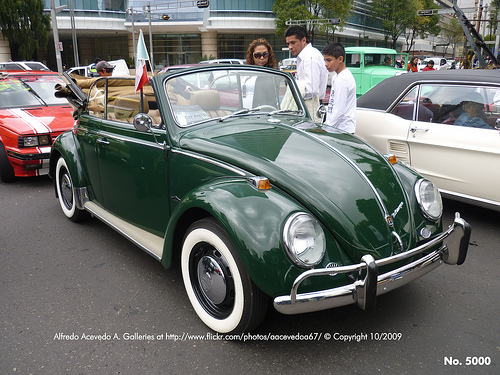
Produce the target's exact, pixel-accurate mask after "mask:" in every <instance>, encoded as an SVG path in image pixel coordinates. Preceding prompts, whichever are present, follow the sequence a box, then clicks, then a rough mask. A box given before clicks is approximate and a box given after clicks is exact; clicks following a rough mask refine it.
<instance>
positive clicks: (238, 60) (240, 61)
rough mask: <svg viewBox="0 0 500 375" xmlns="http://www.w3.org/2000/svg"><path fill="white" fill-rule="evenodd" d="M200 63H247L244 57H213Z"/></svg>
mask: <svg viewBox="0 0 500 375" xmlns="http://www.w3.org/2000/svg"><path fill="white" fill-rule="evenodd" d="M200 64H237V65H238V64H245V60H244V59H212V60H203V61H200Z"/></svg>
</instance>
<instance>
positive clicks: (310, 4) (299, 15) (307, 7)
mask: <svg viewBox="0 0 500 375" xmlns="http://www.w3.org/2000/svg"><path fill="white" fill-rule="evenodd" d="M353 2H354V0H306V1H303V0H275V2H274V5H273V12H274V14H276V21H275V24H276V35H281V36H282V35H283V34H284V33H285V30H286V29H287V28H288V25H286V21H288V20H316V19H331V18H340V19H341V23H340V25H331V24H329V23H324V24H321V25H318V24H316V25H310V26H309V27H308V26H305V25H302V26H304V27H305V28H306V29H307V31H308V34H309V36H310V37H311V41H313V39H314V34H315V33H316V32H322V33H326V34H327V33H328V32H329V31H332V32H334V31H335V30H336V29H337V28H339V29H341V28H342V27H343V25H344V21H345V17H346V16H347V15H348V14H349V12H350V10H351V7H352V4H353Z"/></svg>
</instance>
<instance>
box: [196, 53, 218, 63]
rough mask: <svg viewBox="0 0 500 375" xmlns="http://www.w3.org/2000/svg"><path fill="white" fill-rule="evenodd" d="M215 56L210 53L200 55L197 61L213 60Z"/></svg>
mask: <svg viewBox="0 0 500 375" xmlns="http://www.w3.org/2000/svg"><path fill="white" fill-rule="evenodd" d="M215 59H216V57H215V56H214V55H212V54H210V56H207V55H204V56H202V57H200V59H199V60H198V62H200V61H207V60H215Z"/></svg>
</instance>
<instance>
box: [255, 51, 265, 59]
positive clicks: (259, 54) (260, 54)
mask: <svg viewBox="0 0 500 375" xmlns="http://www.w3.org/2000/svg"><path fill="white" fill-rule="evenodd" d="M253 57H255V58H256V59H261V58H263V57H264V58H266V57H269V52H264V53H260V52H257V53H254V54H253Z"/></svg>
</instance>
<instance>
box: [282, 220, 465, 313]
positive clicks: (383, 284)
mask: <svg viewBox="0 0 500 375" xmlns="http://www.w3.org/2000/svg"><path fill="white" fill-rule="evenodd" d="M470 234H471V228H470V225H469V224H468V223H467V222H466V221H465V220H463V219H462V218H460V215H459V214H458V213H457V214H456V217H455V220H454V222H453V224H452V225H450V226H449V228H448V230H446V231H444V232H443V233H441V234H440V235H438V236H437V237H435V238H433V239H432V240H430V241H429V242H427V243H425V244H423V245H421V246H418V247H416V248H414V249H412V250H409V251H406V252H404V253H401V254H397V255H393V256H391V257H388V258H384V259H379V260H375V259H374V258H373V257H372V256H371V255H365V256H363V257H362V258H361V263H359V264H353V265H349V266H341V267H334V268H322V269H312V270H309V271H306V272H304V273H302V274H301V275H300V276H299V277H297V278H296V279H295V281H294V283H293V286H292V290H291V292H290V295H289V296H288V295H287V296H278V297H276V298H275V299H274V308H275V309H276V310H277V311H279V312H281V313H283V314H300V313H305V312H311V311H320V310H326V309H330V308H333V307H339V306H345V305H349V304H352V303H356V304H357V305H358V306H359V307H360V308H362V309H369V308H372V307H374V306H375V300H376V298H377V296H378V295H381V294H384V293H387V292H390V291H391V290H394V289H396V288H399V287H400V286H403V285H405V284H408V283H409V282H411V281H413V280H415V279H418V278H419V277H421V276H423V275H425V274H426V273H429V272H430V271H432V270H434V269H435V268H437V267H438V266H440V265H441V264H442V263H443V262H444V263H446V264H457V265H459V264H462V263H463V262H464V261H465V257H466V256H467V249H468V247H469V240H470ZM441 242H443V245H442V246H441V247H440V248H439V249H438V250H435V251H433V252H432V253H430V254H428V255H426V256H424V257H422V258H420V259H418V260H416V261H414V262H412V263H409V264H406V265H405V266H402V267H400V268H397V269H395V270H392V271H390V272H387V273H385V274H382V275H379V274H378V267H380V266H385V265H388V264H391V263H394V262H397V261H400V260H403V259H407V258H410V257H412V256H415V255H418V254H420V253H422V252H424V251H426V250H429V249H431V248H432V247H434V246H436V245H438V244H439V243H441ZM363 270H366V277H365V278H364V279H363V280H357V281H355V282H354V283H352V284H349V285H345V286H341V287H337V288H333V289H327V290H321V291H317V292H309V293H302V294H297V291H298V288H299V285H300V284H301V283H302V282H303V281H304V280H305V279H307V278H309V277H313V276H320V275H332V274H335V273H337V274H340V273H358V272H361V271H363Z"/></svg>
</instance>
